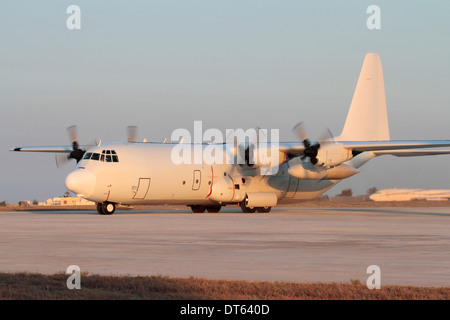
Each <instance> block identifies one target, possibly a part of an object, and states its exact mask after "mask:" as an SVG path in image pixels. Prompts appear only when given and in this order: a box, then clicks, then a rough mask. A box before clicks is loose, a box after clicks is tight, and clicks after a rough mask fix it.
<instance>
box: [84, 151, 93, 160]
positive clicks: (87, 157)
mask: <svg viewBox="0 0 450 320" xmlns="http://www.w3.org/2000/svg"><path fill="white" fill-rule="evenodd" d="M91 156H92V152H88V153H86V154H85V155H84V157H83V159H90V158H91Z"/></svg>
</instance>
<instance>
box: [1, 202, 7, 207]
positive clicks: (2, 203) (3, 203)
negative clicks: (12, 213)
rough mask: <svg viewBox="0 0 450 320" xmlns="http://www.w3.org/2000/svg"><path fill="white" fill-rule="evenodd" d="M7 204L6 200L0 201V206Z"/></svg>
mask: <svg viewBox="0 0 450 320" xmlns="http://www.w3.org/2000/svg"><path fill="white" fill-rule="evenodd" d="M7 205H8V201H6V200H5V201H0V207H6V206H7Z"/></svg>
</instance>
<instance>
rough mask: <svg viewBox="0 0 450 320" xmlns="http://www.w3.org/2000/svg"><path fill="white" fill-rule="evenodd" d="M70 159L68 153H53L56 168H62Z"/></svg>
mask: <svg viewBox="0 0 450 320" xmlns="http://www.w3.org/2000/svg"><path fill="white" fill-rule="evenodd" d="M70 159H72V158H71V157H70V155H67V154H61V153H58V154H56V155H55V161H56V166H57V167H58V169H59V168H62V167H63V166H64V165H66V164H67V162H69V161H70Z"/></svg>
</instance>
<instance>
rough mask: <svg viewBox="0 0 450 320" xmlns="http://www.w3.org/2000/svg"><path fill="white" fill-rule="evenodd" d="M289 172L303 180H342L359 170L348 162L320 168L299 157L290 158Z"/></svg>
mask: <svg viewBox="0 0 450 320" xmlns="http://www.w3.org/2000/svg"><path fill="white" fill-rule="evenodd" d="M288 172H289V174H290V175H291V176H293V177H295V178H298V179H302V180H322V179H324V180H340V179H345V178H348V177H351V176H353V175H354V174H357V173H358V172H359V170H358V169H356V168H354V167H352V166H349V165H346V164H341V165H338V166H335V167H333V168H329V169H326V168H319V167H316V166H314V165H313V164H311V163H310V162H303V161H302V160H301V159H300V158H299V157H297V158H294V159H292V160H289V169H288Z"/></svg>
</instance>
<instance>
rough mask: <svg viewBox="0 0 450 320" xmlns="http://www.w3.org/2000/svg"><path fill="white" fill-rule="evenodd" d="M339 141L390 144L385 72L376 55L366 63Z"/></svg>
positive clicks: (369, 56)
mask: <svg viewBox="0 0 450 320" xmlns="http://www.w3.org/2000/svg"><path fill="white" fill-rule="evenodd" d="M336 140H340V141H376V140H390V137H389V126H388V117H387V110H386V97H385V93H384V80H383V70H382V68H381V60H380V56H379V55H378V54H376V53H368V54H367V55H366V57H365V59H364V63H363V66H362V69H361V73H360V74H359V79H358V83H357V84H356V89H355V93H354V94H353V99H352V102H351V104H350V109H349V112H348V115H347V119H346V120H345V125H344V129H343V130H342V133H341V135H340V136H339V137H338V138H336Z"/></svg>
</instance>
